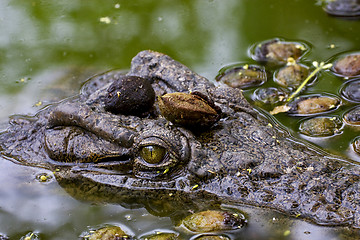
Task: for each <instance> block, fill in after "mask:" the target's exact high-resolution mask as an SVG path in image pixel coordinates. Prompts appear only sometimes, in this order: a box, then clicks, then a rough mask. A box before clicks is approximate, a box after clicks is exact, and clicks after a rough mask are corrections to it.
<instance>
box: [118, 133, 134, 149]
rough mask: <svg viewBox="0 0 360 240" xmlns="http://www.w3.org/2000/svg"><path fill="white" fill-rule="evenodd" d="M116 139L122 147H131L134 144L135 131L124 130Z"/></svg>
mask: <svg viewBox="0 0 360 240" xmlns="http://www.w3.org/2000/svg"><path fill="white" fill-rule="evenodd" d="M116 140H117V142H118V143H119V144H120V145H121V146H122V147H125V148H130V147H131V146H132V145H133V144H134V133H133V132H132V131H122V132H120V133H119V135H118V136H117V138H116Z"/></svg>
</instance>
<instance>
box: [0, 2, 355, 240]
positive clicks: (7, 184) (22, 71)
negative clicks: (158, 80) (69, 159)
mask: <svg viewBox="0 0 360 240" xmlns="http://www.w3.org/2000/svg"><path fill="white" fill-rule="evenodd" d="M315 3H316V1H310V0H298V1H296V0H293V1H288V0H274V1H265V0H188V1H180V0H172V1H169V0H158V1H140V0H133V1H125V0H124V1H105V2H104V1H97V0H93V1H87V2H86V3H85V2H84V1H81V0H71V1H70V0H66V1H37V0H34V1H21V0H15V1H10V0H9V1H7V0H2V1H0V31H1V36H0V56H1V58H0V122H1V125H0V126H1V127H2V129H4V128H5V127H6V122H7V119H8V116H9V115H12V114H34V113H35V112H36V111H38V110H39V109H40V108H42V107H44V106H46V105H47V104H49V103H52V102H55V101H58V100H60V99H63V98H65V97H68V96H72V95H74V94H76V93H77V92H78V89H79V88H80V85H81V83H82V82H83V81H85V79H86V78H87V77H89V76H91V75H93V74H95V73H99V72H102V71H106V70H108V69H114V68H120V69H128V68H129V66H130V60H131V58H132V57H133V56H135V55H136V54H137V52H139V51H141V50H144V49H153V50H156V51H160V52H164V53H166V54H168V55H170V56H171V57H173V58H174V59H176V60H178V61H180V62H182V63H184V64H185V65H187V66H189V67H190V68H191V69H193V70H194V71H196V72H198V73H200V74H201V75H203V76H205V77H207V78H209V79H210V80H214V78H215V76H216V75H217V73H218V71H219V70H220V69H221V68H222V67H224V66H226V65H230V64H233V63H239V62H244V63H253V61H252V60H251V59H250V57H249V56H248V49H249V47H250V46H252V45H253V44H255V43H257V42H261V41H263V40H266V39H270V38H274V37H279V38H285V39H288V40H297V41H305V42H306V43H308V44H309V46H311V51H310V52H309V53H308V54H307V55H306V56H305V58H304V61H309V62H311V61H314V60H316V61H319V62H320V61H326V60H328V59H330V58H331V57H332V56H334V55H336V54H338V53H342V52H346V51H355V50H359V48H360V44H359V42H360V35H359V32H360V22H359V21H348V20H340V19H336V18H332V17H329V16H327V15H326V14H325V13H324V12H323V10H322V9H321V7H319V6H317V5H316V4H315ZM331 44H334V46H335V48H331V47H330V46H331ZM322 77H323V79H325V80H326V81H321V82H319V83H318V84H317V85H316V88H314V89H310V90H311V91H318V90H321V91H325V92H329V93H334V94H338V91H339V87H338V86H339V85H341V84H342V82H341V81H340V80H339V79H337V78H334V77H332V76H331V75H330V74H328V73H326V72H325V73H323V75H322ZM282 122H283V123H284V124H287V123H289V125H290V127H292V124H294V122H291V121H290V120H286V119H285V120H282ZM333 142H334V144H335V142H339V141H333ZM337 144H338V143H337ZM346 144H347V143H344V144H343V146H344V148H345V147H346V146H347V145H346ZM341 146H342V145H341V144H340V145H339V147H341ZM0 172H1V174H0V182H2V184H1V188H0V196H1V197H0V233H2V234H4V235H7V236H9V237H10V238H11V239H20V238H21V237H22V236H25V235H26V234H27V233H29V232H35V233H38V235H39V236H40V238H41V239H77V238H78V236H80V235H81V233H82V232H84V231H87V230H88V228H89V227H96V226H99V225H101V224H105V223H110V224H117V225H120V226H124V227H126V228H128V229H129V231H130V232H132V233H134V234H136V235H137V236H141V235H143V234H146V233H150V232H153V231H154V230H156V229H167V230H172V231H177V232H181V233H182V234H183V236H184V237H186V238H189V237H190V234H189V233H186V232H182V231H181V230H180V229H179V228H176V227H174V226H173V223H172V221H171V220H170V218H167V217H156V216H153V215H151V214H149V212H148V211H147V210H146V209H144V208H140V209H127V208H124V207H122V206H119V205H113V204H106V203H104V204H100V203H98V204H91V203H88V202H85V201H79V200H76V199H74V198H72V197H70V196H69V195H68V193H66V192H65V191H64V190H63V189H62V188H61V187H60V186H59V185H58V184H57V183H56V181H55V180H54V179H53V178H52V179H50V180H49V181H48V182H40V181H39V180H37V178H36V176H38V175H39V174H41V173H44V172H46V171H44V170H42V169H35V168H31V167H24V166H20V165H17V164H14V163H12V162H10V161H5V160H3V159H1V161H0ZM46 173H47V174H49V175H50V176H52V173H51V172H46ZM238 207H239V208H240V209H241V210H243V211H245V212H247V214H248V218H249V224H248V226H247V227H245V228H244V229H242V230H240V231H238V232H236V233H234V235H233V237H234V239H238V238H241V239H347V238H348V239H354V238H351V235H350V234H351V232H349V231H348V230H346V229H337V228H330V227H319V226H314V225H312V224H310V223H307V222H303V221H300V220H296V219H289V218H285V217H284V216H282V215H281V214H279V213H276V212H271V211H266V210H264V209H258V208H250V207H245V206H238ZM288 230H290V232H288ZM346 236H348V237H346Z"/></svg>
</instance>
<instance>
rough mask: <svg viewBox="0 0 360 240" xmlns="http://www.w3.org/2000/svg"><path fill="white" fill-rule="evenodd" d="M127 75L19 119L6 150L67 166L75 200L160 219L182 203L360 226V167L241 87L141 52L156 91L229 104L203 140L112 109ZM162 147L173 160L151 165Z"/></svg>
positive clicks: (27, 160) (138, 69) (64, 176)
mask: <svg viewBox="0 0 360 240" xmlns="http://www.w3.org/2000/svg"><path fill="white" fill-rule="evenodd" d="M119 74H120V73H118V72H109V73H106V74H103V75H99V76H97V77H94V78H93V79H92V80H90V81H89V82H88V83H87V84H86V85H85V86H84V87H83V89H82V91H81V94H80V95H79V96H78V97H74V98H73V99H70V100H66V101H63V102H61V103H59V104H57V105H53V106H50V107H48V108H46V109H45V110H43V111H41V112H39V113H38V114H37V115H36V116H35V117H32V118H25V117H13V118H12V120H11V124H10V126H9V128H8V130H7V131H6V132H4V133H2V134H1V135H0V143H1V148H2V154H3V155H5V156H8V157H10V158H12V159H15V160H16V161H19V162H21V163H23V164H28V165H31V166H39V167H45V168H49V169H52V170H55V169H58V170H57V172H56V178H57V180H58V182H59V183H60V184H61V185H62V186H63V187H64V188H65V189H66V190H67V191H68V192H69V193H70V194H72V195H74V196H77V197H81V198H85V199H88V200H94V201H99V200H101V201H110V202H117V203H120V204H125V205H126V204H129V203H132V204H134V203H137V204H140V205H141V206H143V205H145V206H147V207H149V209H150V211H151V212H155V213H157V214H160V215H166V214H170V213H169V212H172V211H173V210H174V209H176V206H177V207H178V206H179V205H183V206H186V207H187V208H193V209H196V210H197V209H203V208H207V207H214V205H216V204H219V203H233V204H250V205H255V206H265V207H269V208H273V209H277V210H280V211H283V212H285V213H288V214H291V215H297V216H298V217H299V216H300V217H303V218H306V219H309V220H312V221H314V222H316V223H318V224H331V225H350V226H353V227H356V228H358V227H360V202H359V201H360V185H359V180H360V171H359V170H360V168H359V166H358V165H352V164H350V163H347V162H346V161H342V160H339V159H336V158H335V157H333V156H330V155H327V154H324V153H321V152H320V151H318V150H317V149H315V148H313V147H310V146H307V145H305V144H303V143H297V142H295V141H293V140H291V139H290V138H289V136H288V134H287V133H286V132H284V131H280V130H278V129H276V128H274V127H273V126H272V125H271V124H269V122H268V120H266V119H265V118H264V117H262V116H261V115H260V114H259V113H258V112H257V111H255V110H254V109H253V108H252V107H251V106H250V105H249V103H248V102H247V101H246V100H245V99H244V97H243V95H242V93H241V91H240V90H238V89H232V88H222V87H214V86H213V84H212V83H210V82H209V81H208V80H207V79H205V78H203V77H201V76H199V75H197V74H195V73H193V72H192V71H191V70H189V69H188V68H187V67H185V66H184V65H182V64H180V63H178V62H176V61H174V60H173V59H171V58H170V57H168V56H166V55H163V54H161V53H157V52H152V51H143V52H140V53H139V54H138V55H137V56H136V57H135V58H134V59H133V61H132V65H131V70H130V72H129V73H127V74H128V75H135V76H140V77H143V78H146V79H148V80H149V81H150V82H151V83H152V86H153V88H154V90H155V92H156V95H163V94H165V93H171V92H189V91H200V92H202V93H203V94H206V95H207V96H209V97H210V98H212V99H213V100H214V102H215V104H216V105H217V106H219V107H220V108H221V110H222V113H223V115H222V119H221V120H220V121H219V122H218V123H216V124H215V125H214V126H213V127H212V128H211V129H208V130H206V131H202V132H199V133H196V134H194V133H193V132H191V131H189V130H186V129H184V128H181V127H177V126H174V125H172V124H169V123H168V122H167V121H166V120H165V119H164V118H163V117H161V116H157V115H156V114H155V116H150V117H147V118H140V117H136V116H123V115H114V114H111V113H108V112H106V111H105V110H104V107H103V104H102V102H103V99H104V96H105V94H106V91H105V90H106V89H107V88H108V86H109V84H111V82H112V81H113V80H114V79H116V78H117V77H118V76H119ZM156 105H157V103H155V106H156ZM159 142H160V144H162V146H165V147H166V148H167V149H168V153H169V155H168V157H167V158H166V159H165V160H164V161H163V162H161V163H159V164H147V163H146V162H145V161H144V160H143V159H142V158H141V156H140V154H139V149H140V148H141V147H142V146H144V145H146V144H149V143H151V144H158V143H159ZM84 143H85V144H84ZM50 157H51V158H52V159H54V160H51V159H50ZM204 202H205V203H206V204H204ZM172 206H175V207H173V208H174V209H172Z"/></svg>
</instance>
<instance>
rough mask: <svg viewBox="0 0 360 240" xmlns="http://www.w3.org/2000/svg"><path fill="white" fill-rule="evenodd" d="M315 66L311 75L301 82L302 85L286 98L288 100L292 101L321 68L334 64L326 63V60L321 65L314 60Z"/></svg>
mask: <svg viewBox="0 0 360 240" xmlns="http://www.w3.org/2000/svg"><path fill="white" fill-rule="evenodd" d="M313 66H314V67H315V70H314V71H312V73H310V75H309V76H308V77H307V78H306V79H305V80H304V81H303V82H302V83H301V85H300V86H299V87H298V88H297V89H296V91H295V92H293V94H291V96H290V97H289V98H288V99H287V100H286V101H287V102H290V101H291V100H292V99H293V98H294V97H295V96H296V95H298V94H299V92H300V91H301V90H302V89H303V88H304V87H305V85H306V84H307V83H308V82H309V81H310V79H311V78H313V77H314V76H315V75H316V74H317V73H318V72H319V71H320V70H323V69H328V68H331V66H332V64H331V63H328V64H326V65H325V63H324V62H321V63H320V65H319V63H318V62H316V61H314V62H313Z"/></svg>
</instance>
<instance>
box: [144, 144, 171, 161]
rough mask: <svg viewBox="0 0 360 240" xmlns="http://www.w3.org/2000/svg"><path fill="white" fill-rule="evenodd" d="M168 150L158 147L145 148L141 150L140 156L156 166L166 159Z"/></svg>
mask: <svg viewBox="0 0 360 240" xmlns="http://www.w3.org/2000/svg"><path fill="white" fill-rule="evenodd" d="M165 154H166V149H165V148H163V147H160V146H156V145H149V146H144V147H142V148H141V149H140V156H141V157H142V159H144V161H146V162H147V163H150V164H156V163H159V162H161V161H162V160H163V159H164V156H165Z"/></svg>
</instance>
